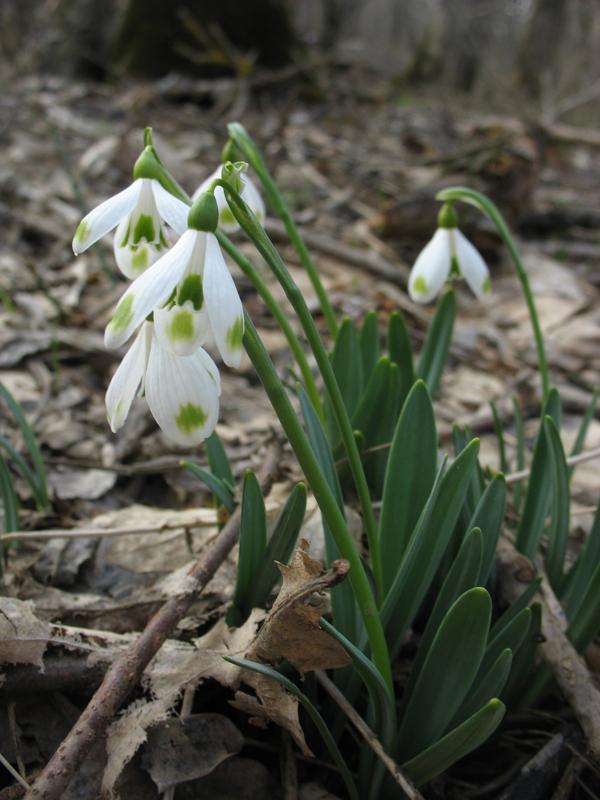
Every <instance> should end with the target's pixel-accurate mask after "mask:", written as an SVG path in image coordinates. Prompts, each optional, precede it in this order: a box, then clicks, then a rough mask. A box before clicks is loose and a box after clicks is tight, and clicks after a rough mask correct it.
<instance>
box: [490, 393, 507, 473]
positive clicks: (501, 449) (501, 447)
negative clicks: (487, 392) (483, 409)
mask: <svg viewBox="0 0 600 800" xmlns="http://www.w3.org/2000/svg"><path fill="white" fill-rule="evenodd" d="M490 408H491V410H492V418H493V420H494V431H495V432H496V439H497V440H498V454H499V457H500V471H501V472H504V473H506V472H508V461H507V459H506V444H505V442H504V428H503V427H502V420H501V419H500V415H499V414H498V409H497V407H496V403H494V401H493V400H492V402H491V403H490Z"/></svg>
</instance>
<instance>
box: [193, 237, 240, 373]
mask: <svg viewBox="0 0 600 800" xmlns="http://www.w3.org/2000/svg"><path fill="white" fill-rule="evenodd" d="M202 288H203V289H204V302H205V303H206V310H207V311H208V317H209V319H210V325H211V328H212V332H213V336H214V337H215V342H216V344H217V347H218V349H219V353H221V357H222V358H223V361H224V362H225V363H226V364H227V365H228V366H230V367H239V365H240V361H241V358H242V336H243V334H244V311H243V308H242V301H241V300H240V296H239V294H238V291H237V289H236V288H235V283H234V282H233V278H232V277H231V275H230V274H229V270H228V269H227V265H226V264H225V259H224V258H223V253H222V252H221V248H220V247H219V243H218V242H217V240H216V238H215V237H214V236H213V235H212V234H211V233H209V234H207V235H206V256H205V259H204V273H203V278H202Z"/></svg>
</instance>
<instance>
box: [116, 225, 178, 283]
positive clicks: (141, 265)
mask: <svg viewBox="0 0 600 800" xmlns="http://www.w3.org/2000/svg"><path fill="white" fill-rule="evenodd" d="M130 219H131V217H130V215H129V214H128V215H127V216H126V217H125V218H124V219H122V220H121V222H119V224H118V226H117V230H116V231H115V238H114V242H113V250H114V254H115V261H116V262H117V266H118V267H119V269H120V270H121V272H122V273H123V275H125V277H126V278H129V280H130V281H134V280H135V279H136V278H139V276H140V275H141V274H142V272H145V271H146V270H147V269H148V267H150V266H152V264H154V263H155V262H156V261H158V259H159V258H161V257H162V256H164V255H165V253H166V252H167V251H166V249H165V248H164V247H162V246H161V248H160V250H159V249H158V248H157V246H156V245H155V244H148V243H147V242H146V241H142V242H141V243H140V244H139V245H129V244H126V245H125V246H124V247H122V246H121V242H122V241H123V239H124V238H125V234H126V233H127V228H128V226H129V225H130ZM163 235H164V237H165V238H166V239H167V242H168V241H169V238H168V235H167V232H166V230H164V229H163Z"/></svg>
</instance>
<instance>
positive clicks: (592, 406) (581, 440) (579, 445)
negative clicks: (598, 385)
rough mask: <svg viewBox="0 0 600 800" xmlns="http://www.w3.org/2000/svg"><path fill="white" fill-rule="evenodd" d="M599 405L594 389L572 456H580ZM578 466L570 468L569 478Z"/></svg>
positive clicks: (596, 392)
mask: <svg viewBox="0 0 600 800" xmlns="http://www.w3.org/2000/svg"><path fill="white" fill-rule="evenodd" d="M597 405H598V389H594V391H593V392H592V399H591V400H590V402H589V404H588V407H587V408H586V410H585V413H584V415H583V417H582V420H581V425H580V426H579V430H578V431H577V437H576V439H575V442H574V444H573V449H572V450H571V455H572V456H578V455H579V453H581V451H582V450H583V445H584V444H585V437H586V436H587V432H588V430H589V427H590V425H591V422H592V420H593V419H594V414H595V413H596V406H597ZM575 467H576V465H575V464H574V465H573V466H572V467H569V478H571V477H572V476H573V472H574V471H575Z"/></svg>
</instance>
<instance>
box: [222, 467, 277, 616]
mask: <svg viewBox="0 0 600 800" xmlns="http://www.w3.org/2000/svg"><path fill="white" fill-rule="evenodd" d="M266 549H267V516H266V512H265V501H264V498H263V494H262V490H261V488H260V483H259V482H258V478H257V477H256V475H255V474H254V473H253V472H252V470H250V469H248V470H246V473H245V474H244V486H243V489H242V512H241V516H240V547H239V554H238V568H237V577H236V583H235V592H234V596H233V609H234V610H233V611H232V613H231V614H230V615H228V617H227V620H228V622H229V623H230V624H238V625H239V624H241V623H242V622H243V621H244V620H245V619H246V617H247V616H248V614H249V613H250V611H251V610H252V605H251V598H252V592H253V586H254V581H255V578H256V574H257V573H258V571H259V569H260V567H261V565H262V563H263V561H264V558H265V552H266Z"/></svg>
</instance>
